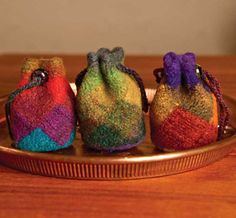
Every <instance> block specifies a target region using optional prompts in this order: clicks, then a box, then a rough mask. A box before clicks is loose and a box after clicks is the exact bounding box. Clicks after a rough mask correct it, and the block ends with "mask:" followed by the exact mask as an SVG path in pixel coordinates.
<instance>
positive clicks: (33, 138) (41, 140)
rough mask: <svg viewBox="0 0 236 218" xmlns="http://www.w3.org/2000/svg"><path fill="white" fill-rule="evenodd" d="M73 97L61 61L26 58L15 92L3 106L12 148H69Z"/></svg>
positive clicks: (41, 149)
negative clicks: (11, 139) (4, 106)
mask: <svg viewBox="0 0 236 218" xmlns="http://www.w3.org/2000/svg"><path fill="white" fill-rule="evenodd" d="M74 105H75V96H74V93H73V91H72V89H71V87H70V85H69V83H68V81H67V80H66V78H65V68H64V65H63V62H62V60H61V59H60V58H52V59H32V58H30V59H26V60H25V62H24V63H23V66H22V70H21V80H20V83H19V85H18V89H17V90H16V91H14V92H12V93H11V94H10V96H9V98H8V102H7V104H6V117H7V121H8V126H9V131H10V134H11V136H12V138H13V139H14V141H15V143H14V144H15V146H16V147H17V148H19V149H22V150H28V151H35V152H44V151H54V150H58V149H62V148H65V147H68V146H70V145H71V143H72V141H73V139H74V137H75V125H76V118H75V106H74Z"/></svg>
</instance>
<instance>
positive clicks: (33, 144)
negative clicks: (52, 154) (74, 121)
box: [16, 128, 75, 152]
mask: <svg viewBox="0 0 236 218" xmlns="http://www.w3.org/2000/svg"><path fill="white" fill-rule="evenodd" d="M74 138H75V131H73V132H72V133H71V135H70V138H69V140H68V141H67V142H66V143H65V144H64V145H58V144H57V143H56V142H55V141H53V140H52V139H51V138H49V137H48V136H47V134H45V133H44V132H43V131H42V129H41V128H36V129H35V130H34V131H32V132H31V133H30V134H29V135H27V136H26V137H25V138H23V139H22V140H21V141H20V142H19V143H17V145H16V147H17V148H20V149H22V150H28V151H33V152H43V151H52V150H54V151H55V150H59V149H62V148H67V147H69V146H70V145H71V144H72V142H73V140H74Z"/></svg>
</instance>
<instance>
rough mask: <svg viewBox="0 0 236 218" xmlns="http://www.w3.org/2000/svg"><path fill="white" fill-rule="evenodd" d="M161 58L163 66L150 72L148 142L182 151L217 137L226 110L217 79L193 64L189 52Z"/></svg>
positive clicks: (226, 120)
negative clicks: (152, 88) (152, 86)
mask: <svg viewBox="0 0 236 218" xmlns="http://www.w3.org/2000/svg"><path fill="white" fill-rule="evenodd" d="M163 60H164V68H162V69H156V70H155V71H154V74H155V76H156V79H157V83H158V84H157V90H156V94H155V96H154V99H153V101H152V103H151V106H150V125H151V139H152V142H153V143H154V144H155V145H156V146H157V147H158V148H159V149H162V150H184V149H189V148H195V147H199V146H203V145H206V144H210V143H212V142H214V141H216V140H217V139H221V138H222V135H223V131H224V127H225V126H226V125H227V123H228V120H229V112H228V108H227V107H226V105H225V104H224V101H223V99H222V96H221V92H220V89H219V83H218V82H217V80H216V79H215V78H214V77H213V76H212V75H211V74H209V73H208V72H206V71H203V70H202V69H201V67H200V66H199V65H197V64H196V57H195V55H194V54H193V53H186V54H184V55H176V54H175V53H173V52H170V53H167V54H166V55H165V56H164V59H163ZM218 111H220V112H218ZM218 124H219V127H218Z"/></svg>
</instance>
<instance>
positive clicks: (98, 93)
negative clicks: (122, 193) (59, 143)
mask: <svg viewBox="0 0 236 218" xmlns="http://www.w3.org/2000/svg"><path fill="white" fill-rule="evenodd" d="M123 61H124V52H123V49H122V48H114V49H113V50H112V51H110V50H108V49H105V48H102V49H99V50H98V52H97V53H89V54H88V66H87V68H86V73H85V75H84V77H83V80H82V83H81V84H80V85H78V81H77V82H76V84H77V91H78V92H77V93H78V94H77V114H78V120H79V127H80V132H81V136H82V139H83V142H84V144H85V146H87V147H89V148H92V149H96V150H106V151H119V150H125V149H128V148H131V147H133V146H136V145H137V144H138V143H140V142H141V141H142V139H143V138H144V135H145V126H144V119H143V112H142V100H141V94H140V89H139V86H138V84H137V81H136V80H135V79H134V78H133V77H132V76H131V75H128V74H126V73H124V72H122V71H121V70H119V69H118V67H117V65H118V64H121V63H123ZM79 76H80V75H79Z"/></svg>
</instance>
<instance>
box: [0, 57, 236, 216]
mask: <svg viewBox="0 0 236 218" xmlns="http://www.w3.org/2000/svg"><path fill="white" fill-rule="evenodd" d="M28 56H30V55H28ZM24 57H25V55H2V56H0V95H5V94H7V93H9V92H10V91H11V90H12V89H14V88H15V85H16V83H17V81H18V80H19V71H20V66H21V63H22V60H23V58H24ZM44 57H46V56H44ZM63 59H64V63H65V66H66V68H67V72H68V79H69V80H70V81H71V82H73V81H74V79H75V76H76V74H77V73H78V72H79V71H80V70H81V69H83V68H84V67H85V66H86V59H85V57H84V56H63ZM198 63H199V64H201V65H202V66H204V68H205V69H208V70H209V71H210V72H213V73H214V75H216V76H217V78H218V79H219V81H220V82H221V84H222V90H223V92H224V93H225V94H228V95H231V96H232V97H234V98H236V56H235V57H233V56H229V57H200V58H198ZM126 65H127V66H130V67H132V68H134V69H136V70H137V72H139V74H140V75H141V76H142V78H143V80H144V83H145V85H146V87H151V88H153V87H155V81H154V77H153V75H152V70H153V69H154V68H155V67H160V66H162V59H161V57H147V56H146V57H140V56H137V57H128V58H127V60H126ZM235 160H236V150H234V152H232V153H231V154H230V155H228V156H227V157H225V158H224V159H222V160H220V161H218V162H216V163H214V164H212V165H210V166H207V167H205V168H201V169H198V170H195V171H192V172H188V173H184V174H179V175H174V176H169V177H162V178H153V179H143V180H133V181H98V182H95V181H79V180H63V179H56V178H47V177H41V176H36V175H29V174H25V173H22V172H18V171H16V170H12V169H9V168H7V167H4V166H0V217H45V216H50V217H97V216H98V217H214V218H215V217H224V218H225V217H236V173H235V172H236V162H235Z"/></svg>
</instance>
